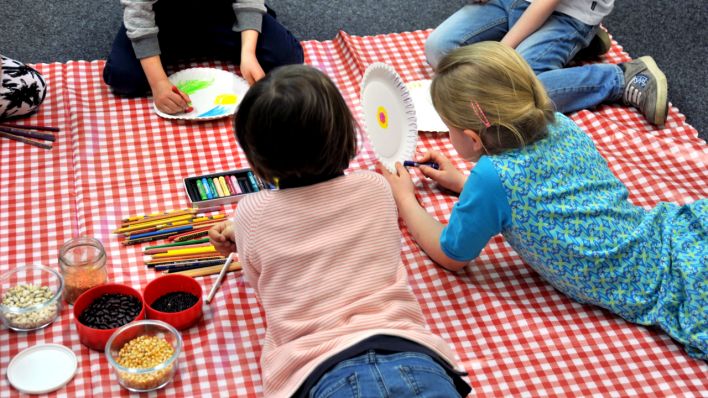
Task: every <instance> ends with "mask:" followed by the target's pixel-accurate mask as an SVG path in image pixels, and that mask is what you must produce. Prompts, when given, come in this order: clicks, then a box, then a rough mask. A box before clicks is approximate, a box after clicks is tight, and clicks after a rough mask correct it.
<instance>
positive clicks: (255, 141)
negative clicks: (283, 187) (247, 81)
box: [234, 65, 357, 183]
mask: <svg viewBox="0 0 708 398" xmlns="http://www.w3.org/2000/svg"><path fill="white" fill-rule="evenodd" d="M234 128H235V130H236V137H237V139H238V142H239V144H240V145H241V148H243V150H244V152H245V153H246V158H247V159H248V162H249V163H250V165H251V168H252V169H253V171H254V172H255V173H256V174H257V175H258V176H259V177H260V178H261V179H263V180H265V181H267V182H270V183H276V182H277V181H278V180H279V179H280V180H285V179H294V178H302V179H317V178H319V177H323V176H332V175H336V174H339V173H341V172H343V171H344V170H345V169H346V168H347V167H349V161H350V160H351V159H352V158H354V156H355V155H356V151H357V137H356V128H355V121H354V118H353V116H352V114H351V111H350V110H349V107H347V104H346V102H345V101H344V98H342V95H341V94H340V93H339V90H338V89H337V87H336V86H335V85H334V83H333V82H332V81H331V80H330V79H329V78H328V77H327V76H326V75H325V74H324V73H322V72H320V71H319V70H317V69H315V68H313V67H311V66H305V65H288V66H283V67H280V68H277V69H275V70H273V71H272V72H270V73H269V74H268V75H266V77H265V78H263V79H261V80H260V81H258V82H257V83H256V84H254V85H253V86H252V87H251V88H250V89H249V90H248V92H247V93H246V95H245V96H244V98H243V101H241V104H240V105H239V109H238V112H237V113H236V116H235V118H234Z"/></svg>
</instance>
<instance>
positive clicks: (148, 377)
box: [105, 320, 182, 392]
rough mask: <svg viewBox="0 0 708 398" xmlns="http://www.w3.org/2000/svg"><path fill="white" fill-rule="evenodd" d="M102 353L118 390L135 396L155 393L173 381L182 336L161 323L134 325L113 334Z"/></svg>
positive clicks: (135, 323)
mask: <svg viewBox="0 0 708 398" xmlns="http://www.w3.org/2000/svg"><path fill="white" fill-rule="evenodd" d="M105 351H106V358H107V359H108V362H109V363H110V364H111V367H112V368H113V370H114V371H115V374H116V377H117V378H118V383H119V384H120V385H121V386H123V387H124V388H126V389H127V390H130V391H134V392H146V391H154V390H157V389H160V388H162V387H164V386H166V385H167V384H168V383H169V382H170V381H172V378H173V377H174V375H175V372H176V371H177V366H178V361H177V359H178V358H179V355H180V353H181V352H182V336H181V335H180V333H179V332H178V331H177V329H175V328H174V327H172V326H171V325H169V324H167V323H165V322H162V321H156V320H141V321H135V322H132V323H129V324H127V325H125V326H123V327H121V328H119V329H118V330H116V331H115V333H113V335H112V336H111V338H110V339H108V343H106V350H105Z"/></svg>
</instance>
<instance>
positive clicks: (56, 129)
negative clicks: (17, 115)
mask: <svg viewBox="0 0 708 398" xmlns="http://www.w3.org/2000/svg"><path fill="white" fill-rule="evenodd" d="M0 126H2V127H10V128H15V129H29V130H39V131H54V132H58V131H61V130H59V127H49V126H30V125H27V124H8V123H0Z"/></svg>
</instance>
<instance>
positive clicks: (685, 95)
mask: <svg viewBox="0 0 708 398" xmlns="http://www.w3.org/2000/svg"><path fill="white" fill-rule="evenodd" d="M163 1H168V0H163ZM268 3H269V5H270V6H271V7H272V8H274V9H275V10H276V11H277V13H278V17H279V19H280V20H281V21H282V23H283V24H284V25H285V26H287V27H288V28H289V29H290V30H291V31H292V32H293V33H294V34H295V35H296V36H297V37H298V38H300V39H302V40H307V39H316V40H328V39H331V38H333V37H334V36H335V35H336V34H337V31H338V30H340V29H342V30H345V31H347V32H349V33H351V34H356V35H373V34H380V33H390V32H401V31H409V30H416V29H426V28H434V27H435V26H437V25H438V24H439V23H440V22H442V21H443V20H444V19H445V18H446V17H447V16H449V15H450V14H452V13H453V12H454V11H455V10H457V9H458V8H459V7H461V6H462V5H463V4H465V3H466V1H462V0H455V1H445V2H442V1H439V2H431V1H424V0H407V1H406V0H396V1H373V0H363V1H358V2H351V1H344V0H309V1H307V0H290V1H285V0H271V1H269V2H268ZM121 18H122V10H121V6H120V3H119V1H118V0H99V1H92V2H86V1H80V0H46V1H27V0H3V1H2V5H1V6H0V21H2V25H1V26H0V32H2V34H0V53H1V54H3V55H6V56H9V57H12V58H15V59H18V60H21V61H24V62H29V63H37V62H54V61H57V62H65V61H68V60H72V59H73V60H76V59H84V60H94V59H104V58H105V57H106V56H107V54H108V52H109V50H110V46H111V43H112V41H113V37H114V35H115V32H116V31H117V30H118V26H119V25H120V21H121ZM706 21H708V2H706V0H682V1H680V2H670V1H666V0H624V1H623V0H620V1H617V2H616V4H615V10H614V12H613V13H612V14H611V15H610V16H609V17H607V19H606V20H605V26H606V27H607V28H608V30H609V31H610V33H612V35H613V36H614V37H615V39H616V40H617V41H618V42H619V43H620V44H622V45H623V46H624V49H625V50H626V51H627V52H628V53H629V54H630V55H631V56H632V57H635V58H636V57H639V56H642V55H651V56H653V57H654V59H656V61H657V63H658V64H659V66H660V67H661V68H662V69H663V70H664V72H665V73H666V76H667V78H668V80H669V100H670V101H671V102H672V103H673V104H674V105H675V106H677V107H678V108H679V109H680V110H681V111H682V112H683V114H684V115H686V117H687V120H688V122H689V123H690V124H692V125H693V126H694V127H696V128H697V129H698V131H699V135H700V136H701V138H703V139H704V140H706V139H708V112H706V111H707V110H708V72H707V68H706V63H708V27H707V25H706Z"/></svg>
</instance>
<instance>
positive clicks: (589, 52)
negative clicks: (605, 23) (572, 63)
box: [574, 28, 612, 61]
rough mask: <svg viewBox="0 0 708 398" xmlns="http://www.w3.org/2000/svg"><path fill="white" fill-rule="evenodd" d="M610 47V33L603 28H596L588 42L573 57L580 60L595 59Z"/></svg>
mask: <svg viewBox="0 0 708 398" xmlns="http://www.w3.org/2000/svg"><path fill="white" fill-rule="evenodd" d="M611 47H612V39H610V34H609V33H607V31H606V30H605V29H602V28H597V32H595V36H594V37H593V38H592V40H591V41H590V44H588V46H587V47H585V48H583V49H581V50H580V51H578V53H577V54H575V58H574V59H576V60H580V61H583V60H590V59H596V58H599V57H600V56H601V55H603V54H607V52H608V51H610V48H611Z"/></svg>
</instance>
